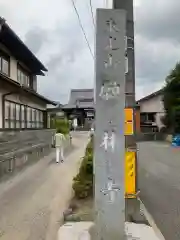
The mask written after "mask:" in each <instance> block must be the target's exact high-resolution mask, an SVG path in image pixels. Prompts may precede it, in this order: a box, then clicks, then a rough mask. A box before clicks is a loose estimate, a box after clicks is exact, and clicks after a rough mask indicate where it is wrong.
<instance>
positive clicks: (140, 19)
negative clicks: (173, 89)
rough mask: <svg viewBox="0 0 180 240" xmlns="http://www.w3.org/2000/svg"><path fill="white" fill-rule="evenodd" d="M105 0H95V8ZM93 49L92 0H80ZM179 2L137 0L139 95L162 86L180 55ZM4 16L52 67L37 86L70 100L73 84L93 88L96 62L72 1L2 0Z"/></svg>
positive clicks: (49, 94) (61, 99)
mask: <svg viewBox="0 0 180 240" xmlns="http://www.w3.org/2000/svg"><path fill="white" fill-rule="evenodd" d="M105 2H106V0H92V5H93V11H94V15H95V12H96V8H102V7H104V6H105ZM75 3H76V6H77V9H78V11H79V14H80V17H81V20H82V24H83V26H84V29H85V32H86V34H87V37H88V40H89V42H90V45H91V48H92V50H93V51H94V27H93V22H92V17H91V11H90V7H89V0H75ZM179 9H180V1H179V0H171V1H169V0H158V1H157V0H146V1H143V0H134V15H135V60H136V66H135V67H136V98H137V99H139V98H141V97H143V96H145V95H147V94H149V93H151V92H153V91H155V90H158V89H159V88H161V87H162V86H163V84H164V80H165V77H166V76H167V75H168V73H169V71H170V70H171V69H172V68H173V67H174V65H175V64H176V62H177V61H179V59H180V31H179V26H180V17H179ZM0 16H2V17H4V18H5V19H6V21H7V23H8V24H9V25H10V26H11V27H12V28H13V30H14V31H15V32H16V33H17V35H18V36H20V37H21V39H22V40H23V41H24V42H25V43H26V44H27V46H28V47H29V48H30V49H31V50H32V51H33V53H34V54H35V55H36V56H37V57H38V58H39V59H40V60H41V61H42V62H43V63H44V64H45V66H46V67H47V68H48V73H47V74H46V77H38V91H39V92H40V93H41V94H43V95H45V96H46V97H48V98H50V99H52V100H55V101H59V102H61V103H66V102H67V101H68V97H69V93H70V89H72V88H92V87H93V84H94V63H93V59H92V56H91V55H90V52H89V49H88V48H87V44H86V42H85V40H84V37H83V34H82V31H81V29H80V27H79V24H78V19H77V16H76V14H75V11H74V9H73V7H72V3H71V0H38V1H37V0H26V1H25V0H0Z"/></svg>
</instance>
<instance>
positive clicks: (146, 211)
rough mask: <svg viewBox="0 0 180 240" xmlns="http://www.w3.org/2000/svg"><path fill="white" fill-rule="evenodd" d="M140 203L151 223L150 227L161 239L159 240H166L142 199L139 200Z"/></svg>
mask: <svg viewBox="0 0 180 240" xmlns="http://www.w3.org/2000/svg"><path fill="white" fill-rule="evenodd" d="M139 201H140V203H141V209H142V212H143V213H144V215H145V217H146V219H147V221H148V222H149V224H150V226H151V227H152V228H153V230H154V232H155V234H156V235H157V237H158V238H159V240H165V238H164V236H163V235H162V233H161V231H160V230H159V228H158V227H157V225H156V223H155V221H154V219H153V217H152V216H151V214H150V213H149V212H148V210H147V209H146V207H145V205H144V203H143V202H142V201H141V199H140V198H139Z"/></svg>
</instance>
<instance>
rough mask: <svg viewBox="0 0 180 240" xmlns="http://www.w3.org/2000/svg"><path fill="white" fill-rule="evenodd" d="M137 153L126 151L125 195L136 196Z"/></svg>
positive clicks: (128, 196)
mask: <svg viewBox="0 0 180 240" xmlns="http://www.w3.org/2000/svg"><path fill="white" fill-rule="evenodd" d="M136 177H137V176H136V153H135V152H126V153H125V196H126V197H127V198H135V197H136Z"/></svg>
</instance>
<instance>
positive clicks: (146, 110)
mask: <svg viewBox="0 0 180 240" xmlns="http://www.w3.org/2000/svg"><path fill="white" fill-rule="evenodd" d="M162 91H163V90H162V89H160V90H158V91H156V92H154V93H151V94H149V95H147V96H145V97H143V98H141V99H139V100H138V101H137V104H138V105H139V107H140V122H141V126H157V128H158V129H159V130H160V129H161V128H162V127H163V126H164V125H163V123H162V121H161V118H162V116H164V114H165V110H164V105H163V101H162Z"/></svg>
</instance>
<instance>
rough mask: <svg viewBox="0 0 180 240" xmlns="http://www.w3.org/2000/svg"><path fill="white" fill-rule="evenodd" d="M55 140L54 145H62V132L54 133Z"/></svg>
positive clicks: (63, 138)
mask: <svg viewBox="0 0 180 240" xmlns="http://www.w3.org/2000/svg"><path fill="white" fill-rule="evenodd" d="M55 140H56V142H55V145H56V147H63V145H64V140H65V137H64V135H63V134H62V133H56V135H55Z"/></svg>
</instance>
